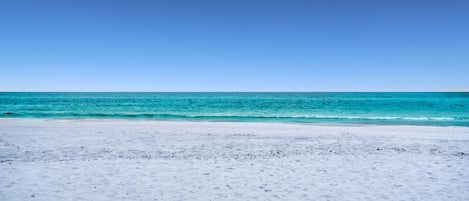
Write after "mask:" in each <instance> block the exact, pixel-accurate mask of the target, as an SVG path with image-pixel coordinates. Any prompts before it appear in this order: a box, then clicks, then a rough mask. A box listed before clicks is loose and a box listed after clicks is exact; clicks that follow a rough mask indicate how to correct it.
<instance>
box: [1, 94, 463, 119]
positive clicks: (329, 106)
mask: <svg viewBox="0 0 469 201" xmlns="http://www.w3.org/2000/svg"><path fill="white" fill-rule="evenodd" d="M0 118H55V119H81V118H93V119H114V118H117V119H155V120H191V121H243V122H244V121H248V122H297V123H353V124H390V125H437V126H469V93H462V92H461V93H456V92H454V93H449V92H448V93H437V92H435V93H332V92H330V93H328V92H323V93H319V92H304V93H293V92H291V93H287V92H285V93H267V92H265V93H254V92H252V93H251V92H249V93H248V92H246V93H215V92H213V93H202V92H201V93H189V92H187V93H176V92H174V93H163V92H160V93H156V92H155V93H150V92H148V93H130V92H121V93H111V92H109V93H107V92H103V93H76V92H63V93H58V92H57V93H52V92H47V93H46V92H42V93H33V92H0ZM0 120H1V119H0Z"/></svg>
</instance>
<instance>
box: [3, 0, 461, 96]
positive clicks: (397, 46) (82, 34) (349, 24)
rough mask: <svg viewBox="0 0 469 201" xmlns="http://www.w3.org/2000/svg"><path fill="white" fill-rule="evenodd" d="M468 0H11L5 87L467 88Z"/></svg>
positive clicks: (6, 4)
mask: <svg viewBox="0 0 469 201" xmlns="http://www.w3.org/2000/svg"><path fill="white" fill-rule="evenodd" d="M468 11H469V1H465V0H438V1H434V0H421V1H418V0H405V1H401V0H367V1H364V0H354V1H349V0H343V1H339V0H324V1H313V0H310V1H295V0H285V1H276V0H270V1H256V0H246V1H243V0H212V1H206V0H186V1H181V0H167V1H157V0H152V1H143V0H128V1H121V0H112V1H104V0H80V1H75V0H67V1H63V0H56V1H48V0H40V1H38V0H31V1H23V0H2V1H0V91H461V90H462V91H469V12H468Z"/></svg>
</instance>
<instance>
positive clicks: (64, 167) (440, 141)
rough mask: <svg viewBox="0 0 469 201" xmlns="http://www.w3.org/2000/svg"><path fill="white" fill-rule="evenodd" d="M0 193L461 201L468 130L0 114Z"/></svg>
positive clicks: (467, 177) (8, 199)
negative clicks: (7, 116)
mask: <svg viewBox="0 0 469 201" xmlns="http://www.w3.org/2000/svg"><path fill="white" fill-rule="evenodd" d="M0 200H2V201H13V200H15V201H16V200H47V201H53V200H243V201H244V200H461V201H462V200H469V127H430V126H370V125H368V126H360V125H314V124H313V125H308V124H279V123H277V124H275V123H228V122H163V121H130V120H33V119H0Z"/></svg>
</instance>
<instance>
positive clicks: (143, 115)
mask: <svg viewBox="0 0 469 201" xmlns="http://www.w3.org/2000/svg"><path fill="white" fill-rule="evenodd" d="M0 116H3V117H37V118H41V117H52V118H60V117H65V118H74V117H75V118H132V119H134V118H137V119H138V118H143V119H147V118H154V119H238V120H243V119H246V120H249V119H259V120H262V119H267V120H268V119H271V120H275V119H278V120H288V119H292V120H324V121H327V120H364V121H365V120H375V121H376V120H377V121H392V120H396V121H469V117H433V116H429V117H424V116H421V117H418V116H414V117H412V116H349V115H344V116H339V115H256V114H249V115H241V114H175V113H78V112H44V113H30V112H28V113H23V114H21V113H13V114H1V115H0Z"/></svg>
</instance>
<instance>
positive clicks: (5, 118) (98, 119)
mask: <svg viewBox="0 0 469 201" xmlns="http://www.w3.org/2000/svg"><path fill="white" fill-rule="evenodd" d="M2 120H6V121H14V120H19V121H44V122H54V121H56V122H93V121H94V122H160V123H165V122H167V123H174V122H176V123H178V122H179V123H222V124H244V123H246V124H267V125H277V124H278V125H306V126H323V127H328V126H331V127H333V126H337V127H373V126H378V127H379V126H390V127H391V126H397V127H456V128H469V126H465V125H425V124H390V123H382V124H376V123H336V122H330V123H326V122H321V123H319V122H290V121H283V122H282V121H236V120H233V121H210V120H191V119H172V120H168V119H138V118H135V119H132V118H127V119H126V118H35V117H31V118H29V117H18V118H15V117H14V118H8V117H2V118H0V122H2Z"/></svg>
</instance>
